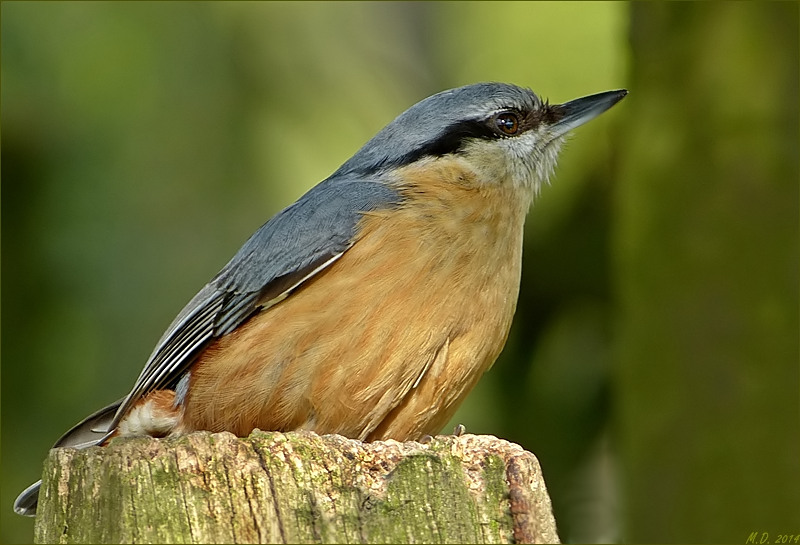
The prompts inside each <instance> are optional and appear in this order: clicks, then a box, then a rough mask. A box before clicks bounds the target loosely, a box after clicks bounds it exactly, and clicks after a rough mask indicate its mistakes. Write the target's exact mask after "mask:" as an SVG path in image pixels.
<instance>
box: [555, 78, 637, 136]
mask: <svg viewBox="0 0 800 545" xmlns="http://www.w3.org/2000/svg"><path fill="white" fill-rule="evenodd" d="M627 94H628V91H627V90H625V89H619V90H617V91H606V92H604V93H597V94H596V95H589V96H588V97H581V98H576V99H575V100H570V101H569V102H565V103H564V104H555V105H553V106H551V107H550V109H551V111H552V112H553V113H554V114H556V116H560V117H559V118H558V121H556V122H555V123H553V124H552V125H551V126H550V130H551V131H553V137H554V138H558V137H559V136H562V135H563V134H565V133H567V132H569V131H571V130H572V129H574V128H575V127H580V126H581V125H583V124H584V123H586V122H587V121H591V120H592V119H594V118H595V117H597V116H598V115H600V114H602V113H603V112H605V111H606V110H608V109H609V108H610V107H612V106H613V105H614V104H616V103H617V102H619V101H620V100H622V98H623V97H624V96H625V95H627Z"/></svg>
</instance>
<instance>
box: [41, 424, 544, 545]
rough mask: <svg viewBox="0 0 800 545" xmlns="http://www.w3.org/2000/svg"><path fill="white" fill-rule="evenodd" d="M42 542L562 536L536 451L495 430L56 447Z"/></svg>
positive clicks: (199, 436) (528, 539)
mask: <svg viewBox="0 0 800 545" xmlns="http://www.w3.org/2000/svg"><path fill="white" fill-rule="evenodd" d="M35 537H36V542H37V543H57V542H61V543H409V542H410V543H415V542H423V543H544V542H557V541H558V535H557V534H556V528H555V521H554V520H553V515H552V511H551V508H550V499H549V497H548V495H547V491H546V489H545V485H544V481H543V480H542V475H541V469H540V468H539V463H538V462H537V461H536V458H535V457H534V456H533V455H532V454H530V453H528V452H525V451H524V450H523V449H522V448H521V447H519V446H518V445H514V444H512V443H508V442H507V441H502V440H499V439H497V438H494V437H487V436H474V435H465V436H461V437H452V436H446V437H438V438H436V439H433V440H432V441H431V442H430V443H429V444H426V445H422V444H419V443H415V442H409V443H398V442H396V441H387V442H375V443H361V442H359V441H354V440H349V439H345V438H343V437H340V436H324V437H320V436H318V435H316V434H313V433H289V434H282V433H262V432H254V433H253V434H252V435H251V436H250V437H248V438H246V439H237V438H236V437H234V436H233V435H231V434H229V433H219V434H210V433H205V432H203V433H195V434H191V435H188V436H184V437H178V438H169V439H165V440H156V439H151V438H144V439H134V440H126V441H114V442H112V443H111V445H109V446H108V447H107V448H102V449H101V448H93V449H87V450H74V449H55V450H53V451H51V455H50V457H49V458H48V461H47V463H46V465H45V471H44V479H43V485H42V490H41V494H40V498H39V513H38V514H37V519H36V535H35Z"/></svg>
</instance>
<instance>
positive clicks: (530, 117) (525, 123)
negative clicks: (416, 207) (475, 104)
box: [374, 106, 551, 168]
mask: <svg viewBox="0 0 800 545" xmlns="http://www.w3.org/2000/svg"><path fill="white" fill-rule="evenodd" d="M503 114H513V115H515V116H516V118H517V130H516V132H514V133H507V132H504V131H502V130H501V129H500V127H498V125H497V120H498V117H499V116H501V115H503ZM550 115H551V113H550V112H549V109H547V107H546V106H545V108H543V109H536V110H532V111H521V110H518V109H516V108H507V109H503V110H499V111H495V112H494V113H493V114H491V115H489V116H487V117H485V118H481V119H469V120H463V121H457V122H455V123H451V124H450V125H448V126H446V127H444V128H443V130H442V131H441V132H440V133H439V135H438V136H437V137H436V138H434V139H433V140H431V141H429V142H427V143H426V144H425V145H423V146H421V147H420V148H418V149H416V150H414V151H413V152H411V153H407V154H405V155H403V156H400V157H397V158H396V159H395V160H393V161H391V162H381V163H379V164H376V165H374V167H375V168H377V167H386V166H390V165H391V166H395V167H397V166H402V165H408V164H411V163H413V162H415V161H418V160H419V159H421V158H422V157H426V156H429V157H441V156H443V155H448V154H450V153H458V152H459V151H460V150H461V149H462V148H463V146H464V144H465V143H466V142H467V141H469V140H472V139H476V138H477V139H482V140H499V139H503V138H515V137H517V136H519V135H520V134H522V133H524V132H525V131H528V130H531V129H534V128H536V127H537V126H538V125H539V123H541V122H542V121H543V120H547V119H548V116H550Z"/></svg>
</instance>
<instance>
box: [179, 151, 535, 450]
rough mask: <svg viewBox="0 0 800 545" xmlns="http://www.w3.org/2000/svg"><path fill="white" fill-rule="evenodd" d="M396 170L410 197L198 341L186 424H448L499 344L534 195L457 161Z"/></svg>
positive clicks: (391, 432)
mask: <svg viewBox="0 0 800 545" xmlns="http://www.w3.org/2000/svg"><path fill="white" fill-rule="evenodd" d="M398 179H402V180H403V184H402V186H401V187H400V190H401V191H402V192H403V193H404V194H405V196H406V197H407V204H405V205H404V206H402V207H401V208H400V209H396V210H388V211H380V212H374V213H368V214H365V215H364V217H363V219H362V221H361V223H360V229H359V234H358V236H357V240H356V242H355V244H354V245H353V247H352V248H351V249H350V250H348V251H347V252H346V253H345V254H344V255H343V256H342V257H341V258H340V259H339V260H338V261H336V262H335V263H333V264H332V265H331V266H329V267H328V268H327V269H326V270H324V271H323V272H321V273H319V274H318V275H317V276H315V277H314V278H313V279H311V280H310V281H308V282H307V283H305V284H304V285H303V286H302V287H300V288H299V289H298V290H297V291H296V292H294V293H293V294H292V295H291V296H290V297H288V298H287V299H286V300H284V301H282V302H280V303H279V304H277V305H275V306H273V307H271V308H269V309H268V310H266V311H264V312H261V313H260V314H257V315H256V316H254V317H253V318H251V319H250V320H249V321H248V322H246V323H245V324H243V325H242V326H240V327H239V328H238V329H237V330H235V331H234V332H232V333H230V334H228V335H226V336H224V337H222V338H220V339H218V340H216V341H215V342H214V343H213V344H212V345H211V346H210V347H209V348H207V349H206V350H205V351H204V353H203V354H202V355H201V356H200V358H199V360H198V361H197V362H196V363H195V365H194V367H193V368H192V379H191V386H190V389H189V394H188V395H187V398H186V405H185V412H184V421H183V426H182V427H183V428H184V430H185V431H190V430H194V429H206V430H212V431H220V430H228V431H232V432H234V433H236V434H238V435H246V434H248V433H249V432H250V431H251V430H252V429H253V428H260V429H263V430H281V431H286V430H292V429H308V430H314V431H316V432H318V433H323V434H324V433H339V434H342V435H345V436H348V437H353V438H359V439H369V440H374V439H385V438H393V439H397V440H406V439H416V438H419V437H420V436H421V435H424V434H426V433H428V434H433V433H437V432H438V431H439V430H440V429H441V427H442V426H443V425H444V424H445V423H446V422H447V421H448V420H449V418H450V417H451V416H452V414H453V412H455V409H456V408H457V406H458V404H459V403H460V402H461V401H462V400H463V398H464V396H466V394H467V393H468V392H469V391H470V390H471V389H472V387H473V386H474V385H475V383H476V382H477V380H478V379H479V378H480V376H481V375H482V374H483V372H484V371H485V370H486V369H488V368H489V367H490V366H491V365H492V363H493V362H494V360H495V359H496V358H497V356H498V355H499V353H500V351H501V350H502V347H503V344H504V343H505V339H506V336H507V334H508V330H509V327H510V325H511V319H512V316H513V314H514V309H515V306H516V301H517V295H518V291H519V278H520V266H521V252H522V229H523V223H524V218H525V214H526V212H527V209H528V207H529V205H530V200H531V195H530V194H529V193H528V192H527V191H526V190H523V189H520V188H513V187H507V186H502V185H499V184H492V185H481V184H479V183H478V181H477V180H476V179H475V178H474V176H473V175H472V174H471V172H470V171H469V170H467V169H465V168H464V166H463V165H462V164H461V163H460V161H459V160H458V159H446V160H441V159H440V160H437V161H434V162H432V163H430V164H429V165H427V168H424V169H423V168H419V167H417V166H412V167H407V168H406V169H405V171H404V172H402V176H401V177H399V178H398Z"/></svg>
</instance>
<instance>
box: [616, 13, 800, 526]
mask: <svg viewBox="0 0 800 545" xmlns="http://www.w3.org/2000/svg"><path fill="white" fill-rule="evenodd" d="M630 40H631V47H632V55H633V56H632V78H631V86H630V89H631V95H630V97H629V99H628V100H629V102H626V104H625V105H624V106H625V108H626V110H627V115H628V116H629V117H628V121H629V122H630V133H629V135H628V136H629V138H628V141H627V146H626V148H625V149H626V151H625V159H624V165H623V176H622V180H621V187H620V192H619V195H618V198H619V200H618V202H617V217H618V219H619V224H618V226H617V231H616V241H615V242H616V245H617V251H618V256H617V257H618V262H617V265H618V272H619V276H618V285H617V292H618V294H619V296H620V299H621V304H622V307H621V315H620V322H619V325H620V326H621V331H620V334H621V335H620V344H619V351H618V354H617V355H618V363H619V366H618V369H617V371H618V379H619V391H618V392H619V405H618V410H619V418H620V426H619V428H618V431H619V432H620V439H621V448H622V456H623V464H622V467H624V468H625V471H626V474H624V475H623V482H624V483H625V490H624V492H625V496H626V501H627V509H626V513H627V521H626V524H627V527H626V539H628V540H630V541H633V542H656V541H658V542H687V541H691V542H733V541H745V540H746V539H747V538H748V536H749V535H750V534H751V533H752V532H755V531H758V532H759V535H760V532H768V533H769V535H770V536H771V537H772V538H777V537H778V535H779V534H780V533H789V534H792V533H794V534H796V533H797V531H798V525H797V524H798V520H800V519H798V516H797V515H798V505H800V464H798V460H800V438H799V437H798V429H797V417H798V383H799V382H800V377H799V376H798V330H799V329H800V325H798V255H799V254H798V64H799V63H798V4H797V3H767V2H753V3H746V2H729V3H689V4H685V3H634V4H633V5H632V24H631V34H630ZM753 74H757V77H753ZM687 182H688V183H687ZM687 187H690V188H691V189H690V191H687V190H686V188H687ZM770 542H772V540H770Z"/></svg>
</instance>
